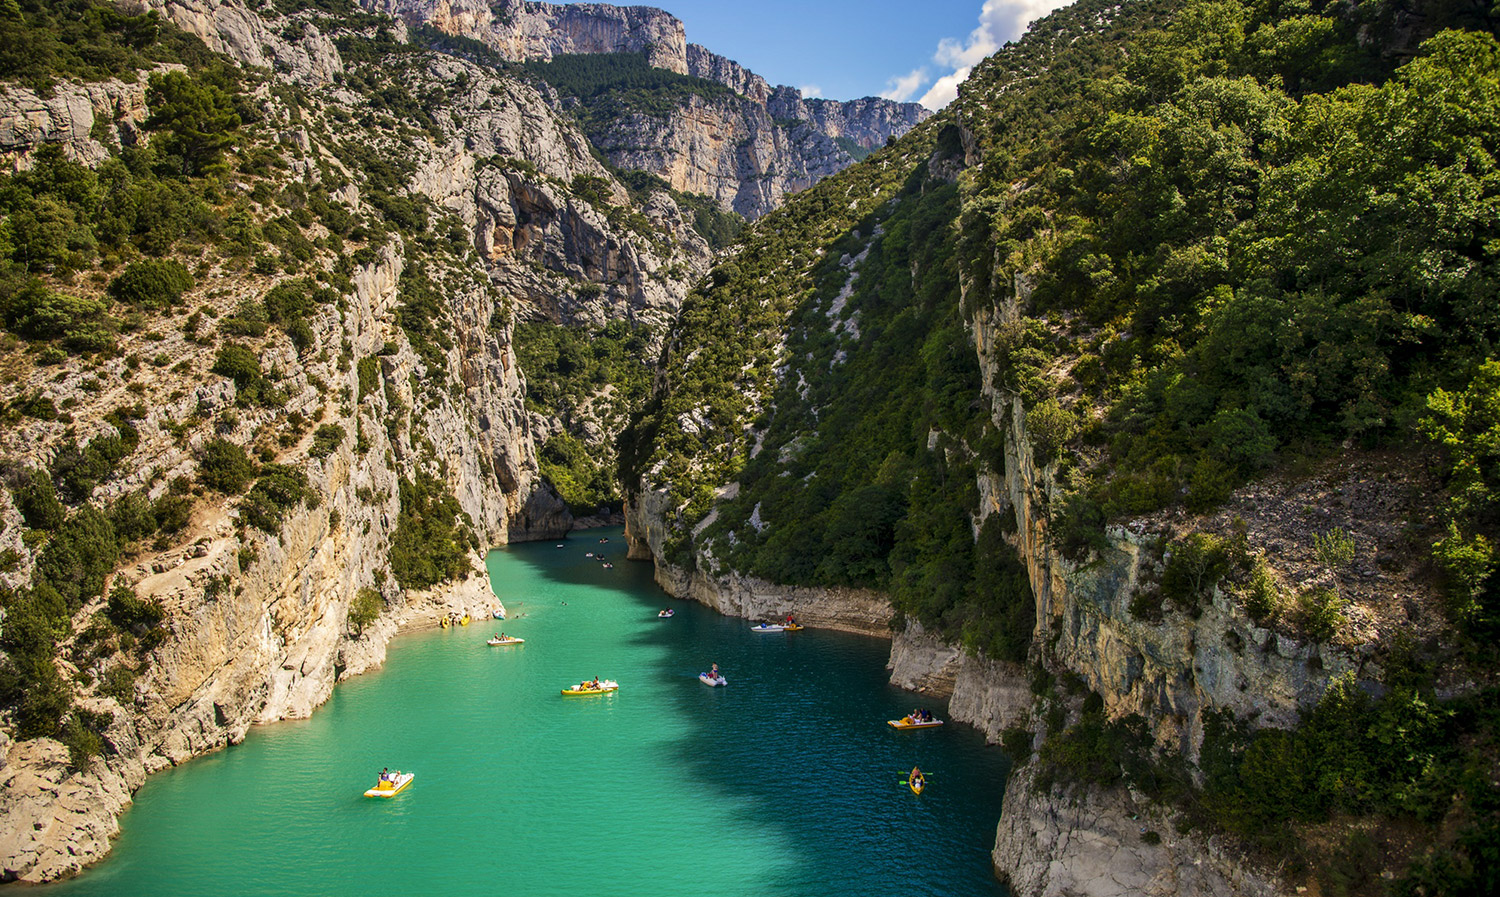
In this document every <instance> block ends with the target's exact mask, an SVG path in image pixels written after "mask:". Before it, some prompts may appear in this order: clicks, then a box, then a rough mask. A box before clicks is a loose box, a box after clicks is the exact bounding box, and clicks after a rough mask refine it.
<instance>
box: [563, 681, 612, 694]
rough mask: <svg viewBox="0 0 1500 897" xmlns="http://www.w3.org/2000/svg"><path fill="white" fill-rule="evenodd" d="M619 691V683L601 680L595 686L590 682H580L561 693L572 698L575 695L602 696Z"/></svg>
mask: <svg viewBox="0 0 1500 897" xmlns="http://www.w3.org/2000/svg"><path fill="white" fill-rule="evenodd" d="M619 690H620V683H618V682H616V681H615V680H613V679H601V680H599V684H598V685H597V686H596V685H594V683H592V682H580V683H578V684H577V685H570V686H568V687H567V688H565V689H563V690H562V693H563V694H564V695H567V696H569V697H573V696H576V695H604V694H609V693H610V692H614V691H619Z"/></svg>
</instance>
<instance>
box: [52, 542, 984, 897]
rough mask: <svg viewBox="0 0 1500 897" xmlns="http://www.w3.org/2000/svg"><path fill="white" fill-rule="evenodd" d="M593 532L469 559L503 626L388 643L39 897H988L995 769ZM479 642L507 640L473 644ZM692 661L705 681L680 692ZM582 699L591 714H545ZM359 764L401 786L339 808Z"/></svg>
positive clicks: (862, 646)
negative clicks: (359, 671)
mask: <svg viewBox="0 0 1500 897" xmlns="http://www.w3.org/2000/svg"><path fill="white" fill-rule="evenodd" d="M602 532H603V535H605V536H607V537H608V538H609V539H610V541H609V542H608V543H607V544H601V543H599V542H598V538H599V537H600V535H601V533H600V532H599V531H595V532H592V533H585V534H582V537H581V538H577V537H575V538H573V539H571V540H569V541H568V542H567V543H565V547H564V548H561V549H559V548H555V547H553V545H554V543H547V544H544V545H522V546H516V547H512V548H509V549H505V550H502V551H497V552H495V553H493V554H492V555H491V556H490V561H489V564H490V571H491V579H492V582H493V583H494V586H495V589H496V591H497V593H498V594H499V595H500V596H501V597H502V598H503V599H504V601H505V604H506V606H507V608H508V609H509V610H510V611H511V615H512V617H511V619H508V620H506V621H504V622H503V623H501V622H498V621H495V622H492V621H476V623H475V624H474V625H471V626H468V627H464V628H458V629H454V630H447V631H442V630H439V631H430V632H423V633H416V634H412V635H408V636H402V637H401V638H399V639H397V640H396V641H394V642H392V644H391V647H390V652H389V660H388V662H387V664H386V667H385V668H384V669H383V670H380V671H378V672H375V673H372V674H368V675H365V676H362V677H359V678H356V679H354V680H351V681H349V682H347V683H344V684H342V685H340V686H339V687H338V688H337V689H336V690H335V693H334V696H333V698H332V699H331V700H330V701H329V702H328V704H327V705H326V706H325V707H324V708H322V709H320V710H319V711H318V712H317V713H316V714H315V715H314V716H313V718H312V719H311V720H306V721H299V722H287V723H278V724H275V725H271V726H265V727H261V728H258V729H256V730H254V731H252V732H251V733H250V736H249V737H248V738H247V739H246V740H245V742H244V743H243V744H241V745H238V746H236V747H233V748H230V749H228V750H225V751H222V752H220V753H218V754H214V755H211V756H208V757H204V758H201V759H198V760H194V761H193V762H191V763H188V764H186V765H185V766H183V767H180V768H178V769H174V770H170V771H167V772H164V773H161V774H159V775H157V776H153V777H152V778H151V779H150V780H149V781H148V782H147V784H146V786H145V787H144V788H142V789H141V791H140V793H139V794H138V795H137V802H136V806H135V807H134V808H133V809H132V810H131V811H130V812H129V813H128V814H127V815H126V817H125V818H124V819H123V820H122V825H123V834H122V835H121V837H120V839H119V841H118V843H117V845H116V850H115V852H114V854H113V855H112V856H111V857H110V858H109V859H108V860H106V861H105V862H104V863H103V864H101V865H100V866H98V867H96V868H95V869H93V870H90V871H89V872H87V873H85V874H84V875H83V876H81V877H80V878H78V879H76V880H74V881H72V882H67V883H64V884H62V885H57V886H49V887H46V888H42V889H41V891H40V892H39V893H43V894H47V895H48V897H51V895H52V894H58V895H62V894H68V895H73V894H80V895H81V894H100V895H106V894H107V895H137V894H139V895H148V894H149V895H167V894H183V895H187V894H256V895H274V894H288V895H291V894H327V895H343V894H348V895H371V894H439V895H450V894H451V895H470V894H473V895H480V894H484V895H491V894H497V893H499V894H515V895H529V894H536V895H543V894H546V895H553V894H561V895H569V894H577V895H632V894H642V895H651V897H670V895H676V894H681V895H699V894H706V893H714V894H722V895H751V897H753V895H790V894H818V895H869V894H889V893H896V892H901V893H911V894H933V895H938V894H941V895H966V894H974V895H1003V894H1004V890H1003V889H1002V888H1001V887H1000V886H999V885H998V884H997V883H996V882H995V881H994V879H993V877H992V875H991V872H990V864H989V849H990V846H991V844H992V842H993V838H994V826H995V822H996V820H997V819H998V818H999V813H1000V796H1001V792H1002V790H1003V787H1004V776H1005V761H1004V758H1003V757H1002V756H1001V755H1000V753H999V751H998V750H997V749H995V748H992V747H986V746H985V745H984V743H983V738H982V737H980V736H979V735H978V734H976V733H975V732H974V731H972V730H971V729H968V728H967V727H964V726H956V725H949V726H946V727H944V728H942V729H940V730H935V731H928V732H910V733H898V732H895V731H894V730H892V729H890V727H888V726H886V725H885V722H884V721H885V720H886V719H890V718H892V717H895V716H898V715H900V714H901V713H903V712H905V711H906V710H909V709H910V708H911V706H912V705H913V704H914V703H916V702H917V701H918V700H919V699H918V698H916V697H914V696H913V695H911V694H910V693H907V692H902V691H900V690H899V689H895V688H893V687H891V686H889V685H888V684H886V678H885V677H886V672H885V669H884V667H885V661H886V656H887V653H888V647H889V646H888V643H887V642H885V641H883V640H880V639H872V638H865V637H860V636H852V635H846V634H843V633H832V632H821V631H817V630H806V631H803V632H798V633H787V634H776V635H771V634H760V633H752V632H750V631H749V627H748V624H747V623H746V621H744V620H738V619H732V618H726V617H720V616H718V615H716V614H714V613H713V612H711V611H709V610H707V609H705V608H702V607H699V606H698V605H695V604H691V603H688V602H677V601H672V600H671V599H669V598H667V597H666V596H665V595H664V594H663V593H662V592H661V591H660V589H658V588H657V587H656V586H655V585H654V584H653V583H652V581H651V571H650V568H649V567H648V566H647V565H644V564H635V563H626V562H625V560H624V543H623V540H622V539H621V538H620V534H619V531H618V530H613V531H602ZM591 551H592V552H596V553H599V554H601V555H602V556H603V558H604V559H606V560H609V561H611V562H613V563H614V564H615V566H614V568H613V569H605V568H604V567H603V566H602V564H601V562H600V560H599V559H589V558H586V557H584V554H585V553H586V552H591ZM667 606H672V607H674V608H676V610H677V614H676V615H675V616H674V617H672V618H670V619H659V618H658V617H657V616H656V613H657V611H658V610H660V609H661V608H663V607H667ZM522 614H524V616H520V615H522ZM502 627H503V628H504V630H505V632H506V633H507V634H509V635H516V636H520V637H522V638H524V639H526V643H525V644H524V645H518V646H513V647H507V648H492V647H489V646H487V645H486V644H485V639H487V638H488V637H489V636H491V635H493V634H494V633H495V632H497V631H499V629H500V628H502ZM712 663H718V664H719V666H720V668H721V669H722V670H723V671H724V672H725V675H726V676H727V677H728V678H729V685H728V686H725V687H722V688H709V687H706V686H704V685H703V684H702V683H700V682H699V681H698V679H697V675H698V673H699V672H701V671H703V670H706V669H707V668H708V667H709V665H710V664H712ZM594 676H599V677H600V678H608V679H616V680H618V681H619V682H620V690H619V692H618V693H616V694H613V695H606V696H590V697H576V698H573V697H563V696H562V695H561V694H560V691H561V689H562V688H563V687H565V686H567V685H570V684H573V683H577V682H579V681H580V680H582V679H585V678H592V677H594ZM933 709H934V710H938V711H943V710H944V709H945V708H942V707H940V706H937V707H934V708H933ZM918 763H919V764H921V766H922V768H923V769H924V770H930V771H931V772H932V778H931V781H930V784H929V787H928V789H927V791H926V792H925V793H924V794H922V796H921V797H917V796H916V795H913V794H912V793H911V792H910V791H909V790H908V789H906V788H905V787H904V786H903V785H902V784H901V780H902V779H904V778H905V775H906V771H907V770H909V769H911V767H912V766H913V765H914V764H918ZM386 766H389V767H391V768H401V769H404V770H408V771H412V772H415V773H416V780H415V781H414V782H413V784H412V786H411V787H410V788H409V789H407V791H405V792H404V793H402V794H401V795H400V796H398V797H396V798H394V799H391V800H372V799H367V798H364V797H363V796H362V792H363V791H364V789H366V788H368V787H370V786H371V785H373V784H374V781H375V774H376V773H377V772H378V771H379V770H380V769H381V768H382V767H386Z"/></svg>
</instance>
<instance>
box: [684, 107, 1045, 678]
mask: <svg viewBox="0 0 1500 897" xmlns="http://www.w3.org/2000/svg"><path fill="white" fill-rule="evenodd" d="M943 138H947V139H943ZM954 138H956V132H954V131H953V130H952V129H951V127H950V128H949V129H948V130H947V131H945V132H943V135H942V137H940V139H939V141H938V145H939V151H938V154H937V157H938V158H939V159H941V160H945V161H947V160H949V157H948V156H947V153H948V152H951V151H953V150H954V149H956V146H952V145H951V144H953V143H954ZM958 204H959V199H958V190H957V187H956V186H955V185H953V184H951V183H946V182H944V181H942V180H940V179H938V178H935V177H933V176H931V175H930V174H929V172H928V166H927V165H926V164H920V165H918V166H917V168H916V169H915V170H914V171H913V173H912V175H911V177H910V178H909V179H908V181H907V183H906V184H905V185H904V188H903V190H902V191H901V193H899V194H898V195H897V196H896V197H895V198H894V199H893V201H892V202H890V203H888V204H886V205H885V206H882V207H881V208H880V209H878V210H877V211H876V212H875V213H874V214H872V215H870V216H868V217H866V218H865V219H864V220H862V221H861V222H859V224H858V225H857V227H856V228H855V229H852V230H851V231H850V232H848V233H847V234H845V235H843V236H841V237H840V238H838V239H836V240H834V241H833V242H832V243H831V244H830V245H829V246H828V247H827V253H826V255H825V257H824V260H823V262H822V263H821V264H820V265H819V266H818V267H817V269H816V270H815V271H814V273H813V288H812V289H811V290H810V291H809V292H808V294H807V295H806V297H805V299H804V300H803V302H802V303H801V304H800V305H799V306H798V308H796V309H795V310H794V311H793V312H792V313H791V315H790V317H789V318H788V321H787V331H786V341H785V356H784V357H785V361H784V364H783V367H782V372H781V377H780V381H779V384H778V387H777V390H776V393H775V395H774V397H773V398H772V401H771V402H770V403H769V404H768V407H767V410H766V411H765V412H764V413H763V414H762V415H761V416H760V418H759V419H758V420H757V421H756V426H755V430H754V435H755V439H756V442H755V445H754V447H753V448H752V449H751V452H750V457H749V459H748V460H747V461H746V463H745V467H744V470H743V471H742V472H741V473H740V475H739V478H738V481H739V484H740V489H739V492H738V494H737V496H736V497H735V498H734V499H733V500H731V501H726V502H723V503H721V504H720V505H719V507H718V508H717V517H716V520H715V522H714V523H713V525H712V526H710V527H708V528H707V529H705V530H704V531H703V533H702V534H701V537H700V538H699V539H698V541H699V543H700V544H701V545H703V546H708V547H709V548H710V550H711V551H712V554H713V557H714V558H715V559H716V561H719V562H722V563H724V564H725V565H726V566H727V567H729V568H731V569H734V570H738V571H741V572H745V573H749V574H752V575H755V576H759V577H763V578H765V579H768V580H770V581H772V582H779V583H792V584H797V585H817V586H856V587H865V588H876V589H881V590H884V591H887V592H889V593H890V594H891V597H892V600H893V602H894V604H895V606H896V608H897V609H898V610H900V611H902V612H903V613H905V614H907V615H909V616H911V617H913V618H915V619H917V620H920V621H921V622H923V623H924V624H926V625H927V626H928V627H930V628H931V629H933V630H935V631H940V632H944V633H945V634H948V635H950V636H952V637H955V638H962V639H963V641H964V642H965V643H966V644H967V645H968V646H969V647H971V648H972V649H974V650H976V651H984V652H985V653H988V654H991V655H993V656H996V657H1002V658H1005V659H1007V660H1011V661H1016V662H1019V661H1023V660H1025V657H1026V650H1027V647H1028V646H1029V645H1030V642H1031V631H1032V627H1033V624H1034V618H1033V614H1034V599H1033V598H1032V595H1031V588H1030V584H1029V582H1028V580H1027V578H1026V574H1025V571H1024V568H1022V566H1021V564H1020V561H1019V559H1018V558H1017V556H1016V554H1015V550H1014V549H1013V548H1012V547H1011V546H1010V545H1009V544H1008V543H1007V542H1006V541H1005V539H1004V535H1005V533H1006V530H1007V527H1008V526H1009V528H1010V529H1013V528H1014V527H1013V524H1008V522H1007V521H1006V520H1005V519H1003V515H998V514H997V515H994V516H992V517H990V518H988V519H987V520H986V521H985V523H984V525H983V528H982V530H981V533H980V538H978V539H977V540H976V534H975V526H976V521H977V519H978V517H979V513H980V509H979V492H978V488H977V486H976V482H977V480H978V478H979V477H980V476H981V475H994V474H996V473H997V472H999V471H1000V470H1003V462H1002V461H1001V460H1000V459H999V457H998V452H996V451H995V447H996V446H997V445H998V442H999V439H998V435H996V434H995V433H994V428H993V427H992V426H991V425H990V424H989V418H988V414H987V413H986V411H985V410H984V409H983V408H982V407H981V405H980V403H978V402H976V401H975V400H974V399H975V397H976V396H977V395H978V394H979V380H980V372H979V366H978V363H977V361H976V359H975V357H974V352H973V348H972V346H971V344H970V340H969V336H968V332H967V330H966V329H965V326H964V321H963V319H962V317H961V314H960V309H959V284H958V277H957V266H956V265H955V263H954V261H955V252H954V249H955V239H954V238H955V234H954V232H953V223H954V221H955V219H956V218H957V213H958Z"/></svg>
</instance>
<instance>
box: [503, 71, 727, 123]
mask: <svg viewBox="0 0 1500 897" xmlns="http://www.w3.org/2000/svg"><path fill="white" fill-rule="evenodd" d="M519 68H520V69H521V70H522V71H524V72H526V73H527V74H529V75H531V76H532V77H535V78H537V79H538V80H540V81H545V82H546V83H547V84H550V85H552V87H553V88H555V89H556V90H557V92H558V93H559V94H561V95H562V96H565V97H574V98H576V99H577V100H579V101H580V102H581V104H582V115H581V118H582V121H583V123H584V125H585V127H586V128H597V127H607V126H608V125H609V123H610V122H613V121H615V120H616V119H618V118H619V117H620V116H622V115H626V114H630V113H641V114H646V115H666V114H668V113H670V112H672V111H674V110H676V109H677V108H678V107H679V106H680V105H681V104H682V101H683V100H684V99H686V98H688V97H700V98H702V99H707V100H712V99H718V98H720V97H732V96H734V91H732V90H730V89H729V88H728V87H725V86H724V85H722V84H720V83H719V82H717V81H710V80H708V79H707V78H694V77H692V76H691V75H680V74H678V73H677V72H671V71H667V70H666V69H659V68H656V67H654V66H652V65H651V64H650V63H648V62H647V61H646V54H645V53H579V54H561V55H558V56H554V57H552V58H551V59H548V60H546V61H545V62H542V61H534V62H526V63H521V64H520V66H519Z"/></svg>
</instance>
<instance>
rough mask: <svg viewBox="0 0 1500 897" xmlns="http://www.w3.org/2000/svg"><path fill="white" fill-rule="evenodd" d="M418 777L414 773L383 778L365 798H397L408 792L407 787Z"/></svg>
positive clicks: (403, 773) (400, 773) (401, 773)
mask: <svg viewBox="0 0 1500 897" xmlns="http://www.w3.org/2000/svg"><path fill="white" fill-rule="evenodd" d="M416 777H417V774H416V773H414V772H398V773H396V774H395V775H393V776H391V777H389V778H382V779H381V780H380V781H379V782H377V783H376V784H375V787H374V788H371V789H370V790H369V791H366V792H365V797H395V796H396V795H398V794H400V793H401V792H402V791H404V790H406V786H407V785H410V784H411V780H412V779H414V778H416Z"/></svg>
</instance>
